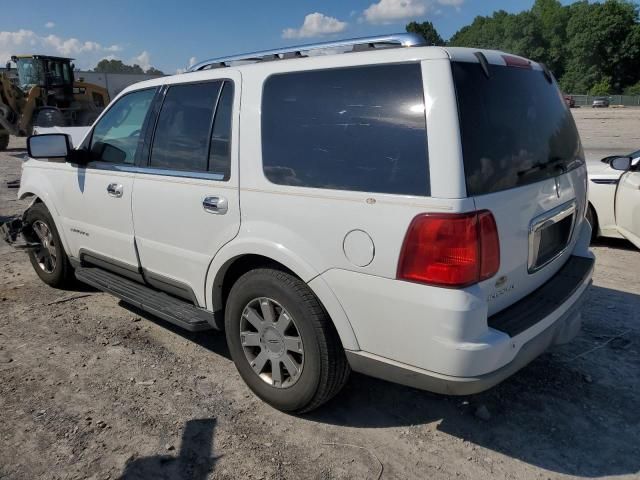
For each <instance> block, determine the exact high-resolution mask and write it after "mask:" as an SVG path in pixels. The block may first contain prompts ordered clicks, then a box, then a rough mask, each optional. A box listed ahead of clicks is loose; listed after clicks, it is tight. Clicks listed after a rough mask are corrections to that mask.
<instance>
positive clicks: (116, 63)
mask: <svg viewBox="0 0 640 480" xmlns="http://www.w3.org/2000/svg"><path fill="white" fill-rule="evenodd" d="M93 71H94V72H100V73H146V74H147V75H164V73H163V72H162V71H161V70H158V69H157V68H155V67H150V68H148V69H147V70H146V71H145V70H144V69H143V68H142V67H141V66H140V65H138V64H137V63H134V64H133V65H127V64H126V63H123V62H122V60H108V59H106V58H103V59H102V60H100V61H99V62H98V64H97V65H96V68H94V69H93Z"/></svg>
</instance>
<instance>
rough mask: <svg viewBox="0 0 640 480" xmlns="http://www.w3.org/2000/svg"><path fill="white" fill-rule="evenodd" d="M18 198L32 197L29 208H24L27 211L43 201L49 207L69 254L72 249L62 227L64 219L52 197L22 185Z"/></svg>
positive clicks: (65, 249) (63, 244)
mask: <svg viewBox="0 0 640 480" xmlns="http://www.w3.org/2000/svg"><path fill="white" fill-rule="evenodd" d="M18 198H19V199H20V200H25V199H28V198H31V202H29V205H28V206H27V208H25V209H24V211H25V212H26V211H27V210H29V209H30V208H31V207H32V206H33V205H35V204H36V203H42V204H44V206H45V207H47V210H49V214H50V215H51V218H52V219H53V223H54V224H55V227H56V230H58V235H59V236H60V239H61V240H62V246H63V247H64V251H65V252H67V255H69V252H70V251H71V250H70V249H69V243H68V242H67V237H66V232H65V231H64V228H62V219H61V218H60V215H59V214H58V210H57V209H56V208H55V206H54V204H53V202H52V201H51V199H50V198H49V197H48V196H47V195H46V194H44V193H43V192H40V191H39V190H38V189H37V188H33V187H28V188H23V187H21V188H20V191H19V192H18Z"/></svg>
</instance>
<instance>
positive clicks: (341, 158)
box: [262, 64, 429, 195]
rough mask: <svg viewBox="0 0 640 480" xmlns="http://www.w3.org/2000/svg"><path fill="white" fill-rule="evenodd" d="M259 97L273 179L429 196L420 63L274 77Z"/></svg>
mask: <svg viewBox="0 0 640 480" xmlns="http://www.w3.org/2000/svg"><path fill="white" fill-rule="evenodd" d="M262 98H263V100H262V159H263V167H264V173H265V175H266V177H267V178H268V179H269V180H270V181H271V182H273V183H277V184H280V185H294V186H302V187H315V188H330V189H336V190H354V191H362V192H379V193H394V194H407V195H429V166H428V161H427V129H426V123H425V114H424V95H423V91H422V76H421V72H420V66H419V65H418V64H397V65H376V66H366V67H350V68H339V69H331V70H315V71H307V72H295V73H287V74H279V75H274V76H271V77H269V78H268V79H267V81H266V82H265V85H264V92H263V97H262Z"/></svg>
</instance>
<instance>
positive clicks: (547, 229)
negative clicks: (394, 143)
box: [452, 54, 586, 314]
mask: <svg viewBox="0 0 640 480" xmlns="http://www.w3.org/2000/svg"><path fill="white" fill-rule="evenodd" d="M487 55H488V56H490V58H489V61H490V64H489V65H487V66H486V67H487V68H486V71H485V69H483V67H482V65H481V64H480V63H479V62H478V61H477V60H476V59H475V58H474V59H473V61H471V60H470V59H467V60H468V61H465V62H462V61H454V62H452V69H453V77H454V83H455V87H456V92H457V98H458V107H459V115H460V127H461V140H462V151H463V160H464V167H465V178H466V186H467V194H468V196H470V197H473V198H474V201H475V204H476V208H477V209H478V210H482V209H487V210H490V211H491V212H492V213H493V215H494V217H495V219H496V224H497V227H498V233H499V236H500V248H501V252H500V270H499V273H498V275H497V276H496V277H494V278H492V279H489V280H487V281H485V282H483V283H481V284H480V287H481V288H482V290H483V293H484V294H485V295H486V298H487V301H488V305H489V314H493V313H495V312H497V311H499V310H501V309H503V308H505V307H506V306H508V305H510V304H512V303H514V302H515V301H517V300H519V299H520V298H522V297H524V296H526V295H528V294H529V293H531V292H532V291H533V290H535V289H536V288H538V287H539V286H540V285H542V284H543V283H545V282H546V281H547V280H549V279H550V278H551V276H553V275H554V274H555V273H556V272H557V271H558V270H559V269H560V267H561V266H562V265H563V264H564V263H565V261H566V260H567V259H568V258H569V256H570V255H571V251H572V250H573V248H572V247H573V245H574V243H575V239H576V237H577V234H576V232H577V231H578V228H581V224H582V221H583V217H584V209H585V202H586V168H585V166H584V155H583V152H582V148H581V145H580V140H579V137H578V133H577V129H576V126H575V124H574V121H573V117H572V115H571V113H570V111H569V109H568V108H567V105H566V103H565V101H564V99H563V97H562V94H561V93H560V90H559V89H558V87H557V85H556V83H555V81H554V80H553V79H552V78H551V76H550V75H545V73H544V72H543V71H542V69H541V68H540V67H539V66H538V65H536V64H532V63H531V62H528V61H525V60H524V59H520V58H519V57H518V58H515V57H509V56H506V55H504V56H502V55H489V54H487Z"/></svg>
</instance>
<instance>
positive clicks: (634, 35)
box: [563, 0, 640, 92]
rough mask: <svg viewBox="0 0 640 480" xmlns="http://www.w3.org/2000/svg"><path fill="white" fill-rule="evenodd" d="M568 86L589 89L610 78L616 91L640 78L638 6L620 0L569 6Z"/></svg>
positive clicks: (565, 82) (566, 80)
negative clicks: (639, 67)
mask: <svg viewBox="0 0 640 480" xmlns="http://www.w3.org/2000/svg"><path fill="white" fill-rule="evenodd" d="M569 11H570V18H569V22H568V24H567V39H568V42H567V52H568V61H567V67H566V70H567V74H568V77H567V79H563V83H564V84H565V85H566V87H567V88H568V89H570V90H573V91H586V90H588V89H589V88H590V87H592V86H594V85H596V84H598V83H600V82H602V81H603V80H604V79H605V78H610V79H611V80H610V82H611V83H610V84H611V87H612V89H613V90H614V91H616V92H619V91H622V89H623V88H624V87H625V86H626V85H628V84H630V83H633V81H634V79H635V80H637V78H638V75H639V72H638V69H637V68H638V65H639V61H640V56H639V53H640V45H638V40H640V35H638V32H637V21H638V13H637V7H636V6H635V5H633V4H631V3H628V2H626V1H621V0H606V1H605V2H604V3H589V2H587V1H586V0H585V1H581V2H577V3H574V4H573V5H570V6H569Z"/></svg>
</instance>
